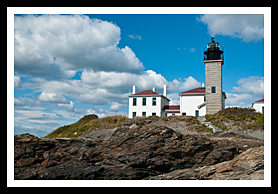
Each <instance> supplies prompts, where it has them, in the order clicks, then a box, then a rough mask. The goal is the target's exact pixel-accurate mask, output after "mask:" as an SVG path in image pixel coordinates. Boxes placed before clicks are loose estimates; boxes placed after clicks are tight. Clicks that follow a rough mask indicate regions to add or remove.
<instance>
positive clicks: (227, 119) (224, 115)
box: [205, 107, 264, 130]
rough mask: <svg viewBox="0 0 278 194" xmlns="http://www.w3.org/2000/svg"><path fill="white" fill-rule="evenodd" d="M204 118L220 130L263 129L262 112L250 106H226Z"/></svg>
mask: <svg viewBox="0 0 278 194" xmlns="http://www.w3.org/2000/svg"><path fill="white" fill-rule="evenodd" d="M205 118H206V120H207V121H210V122H211V123H212V124H214V125H216V126H217V127H219V128H221V129H222V130H230V129H234V130H256V129H261V130H263V129H264V114H262V113H258V112H255V110H254V109H250V108H238V107H232V108H226V109H223V110H221V111H219V112H217V113H215V114H213V115H206V116H205Z"/></svg>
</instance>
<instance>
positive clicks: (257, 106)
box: [252, 98, 264, 113]
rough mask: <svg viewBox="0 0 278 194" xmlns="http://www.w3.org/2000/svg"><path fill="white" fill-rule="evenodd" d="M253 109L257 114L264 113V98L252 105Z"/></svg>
mask: <svg viewBox="0 0 278 194" xmlns="http://www.w3.org/2000/svg"><path fill="white" fill-rule="evenodd" d="M252 108H253V109H255V110H256V111H257V112H260V113H264V98H263V99H260V100H257V101H256V102H253V103H252Z"/></svg>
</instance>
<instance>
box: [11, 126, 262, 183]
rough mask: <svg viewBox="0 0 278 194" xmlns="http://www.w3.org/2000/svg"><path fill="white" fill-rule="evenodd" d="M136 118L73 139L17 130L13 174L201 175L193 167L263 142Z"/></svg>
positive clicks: (229, 157) (94, 176) (222, 159)
mask: <svg viewBox="0 0 278 194" xmlns="http://www.w3.org/2000/svg"><path fill="white" fill-rule="evenodd" d="M132 124H136V123H131V124H130V125H129V124H127V125H124V126H125V127H118V128H117V129H114V131H112V130H110V131H109V132H108V131H106V132H105V131H103V133H102V132H101V130H99V131H98V132H95V133H92V134H86V135H87V136H86V135H85V136H83V137H80V138H72V139H69V138H68V139H63V138H56V139H55V138H45V139H40V138H37V137H35V136H32V135H30V134H23V135H19V136H15V137H14V139H15V144H14V152H15V154H14V167H15V169H14V178H15V179H98V180H104V179H110V180H115V179H143V178H146V177H153V176H157V175H160V174H164V173H169V172H172V171H173V172H174V171H176V170H181V169H183V170H186V169H188V170H190V171H186V174H184V173H179V174H180V176H181V177H183V178H185V179H201V177H200V176H201V174H200V173H199V172H197V171H192V170H194V169H198V168H199V167H204V166H211V165H216V164H219V163H223V162H225V161H228V160H233V159H234V158H235V157H236V156H237V155H239V154H240V153H242V152H243V153H245V152H244V151H245V150H246V149H247V148H246V147H243V146H244V145H248V146H249V147H251V148H252V147H258V146H261V145H262V144H263V142H262V141H260V140H253V139H240V138H232V137H229V138H225V137H206V136H203V135H182V134H181V133H179V132H176V131H174V130H172V129H170V128H168V127H165V126H156V125H148V126H146V125H141V124H140V125H138V126H136V127H134V128H132V129H130V128H129V127H128V126H131V125H132ZM108 133H109V134H108ZM250 165H251V166H252V165H255V166H256V163H253V164H250ZM250 165H249V166H250ZM258 165H259V166H260V165H261V164H258ZM259 166H258V167H257V168H259ZM227 168H228V167H227ZM230 168H231V167H230ZM253 169H254V168H253ZM260 169H261V168H260ZM260 169H258V170H260ZM249 170H250V172H251V171H252V168H250V169H249ZM258 170H256V173H258V172H257V171H258ZM222 171H223V172H224V171H227V170H225V169H224V168H223V169H222ZM216 172H217V173H219V172H218V171H215V172H213V170H210V171H208V173H207V175H206V176H205V175H203V176H204V177H203V178H202V179H209V178H211V179H212V177H210V176H211V175H213V174H215V173H216ZM199 174H200V175H199ZM219 176H220V175H219ZM258 176H259V175H258ZM181 177H180V178H181Z"/></svg>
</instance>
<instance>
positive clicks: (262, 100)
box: [254, 98, 264, 103]
mask: <svg viewBox="0 0 278 194" xmlns="http://www.w3.org/2000/svg"><path fill="white" fill-rule="evenodd" d="M256 102H264V98H263V99H260V100H257V101H256ZM254 103H255V102H254Z"/></svg>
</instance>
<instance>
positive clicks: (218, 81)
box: [204, 36, 226, 114]
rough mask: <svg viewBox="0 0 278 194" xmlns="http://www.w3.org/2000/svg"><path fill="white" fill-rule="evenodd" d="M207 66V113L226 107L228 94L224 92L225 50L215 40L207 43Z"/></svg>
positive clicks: (212, 39) (205, 57)
mask: <svg viewBox="0 0 278 194" xmlns="http://www.w3.org/2000/svg"><path fill="white" fill-rule="evenodd" d="M204 54H205V55H204V63H205V66H206V114H213V113H216V112H218V111H219V110H222V109H223V108H225V99H226V95H225V93H224V92H222V65H223V64H224V57H223V51H222V50H220V44H219V43H218V42H215V41H214V36H213V37H212V38H211V42H210V43H208V44H207V50H206V51H205V52H204Z"/></svg>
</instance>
